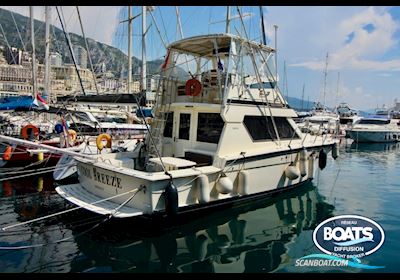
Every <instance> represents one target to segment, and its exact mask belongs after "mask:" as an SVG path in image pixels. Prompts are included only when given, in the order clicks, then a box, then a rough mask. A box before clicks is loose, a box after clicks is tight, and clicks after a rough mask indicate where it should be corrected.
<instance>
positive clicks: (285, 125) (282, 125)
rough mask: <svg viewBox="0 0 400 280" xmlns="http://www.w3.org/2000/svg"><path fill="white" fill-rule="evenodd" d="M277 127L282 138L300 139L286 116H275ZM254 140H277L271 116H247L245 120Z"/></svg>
mask: <svg viewBox="0 0 400 280" xmlns="http://www.w3.org/2000/svg"><path fill="white" fill-rule="evenodd" d="M274 121H275V124H276V128H277V130H278V133H279V137H280V139H283V140H284V139H292V138H293V139H298V138H299V136H298V135H297V133H295V131H294V129H293V127H292V126H291V125H290V123H289V122H288V120H287V119H286V118H284V117H274ZM243 123H244V125H245V126H246V128H247V130H248V132H249V133H250V135H251V138H252V139H253V140H256V141H257V140H275V139H277V137H276V134H275V130H274V126H273V124H272V119H271V117H264V116H245V117H244V120H243Z"/></svg>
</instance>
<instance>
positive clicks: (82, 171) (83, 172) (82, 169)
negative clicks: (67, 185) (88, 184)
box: [78, 165, 93, 179]
mask: <svg viewBox="0 0 400 280" xmlns="http://www.w3.org/2000/svg"><path fill="white" fill-rule="evenodd" d="M78 169H79V174H80V175H83V176H85V177H88V178H90V179H93V178H92V173H90V169H89V168H87V167H85V166H83V165H78Z"/></svg>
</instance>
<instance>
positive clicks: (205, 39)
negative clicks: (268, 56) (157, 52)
mask: <svg viewBox="0 0 400 280" xmlns="http://www.w3.org/2000/svg"><path fill="white" fill-rule="evenodd" d="M232 39H235V40H237V41H240V42H242V43H246V42H247V43H249V44H250V45H252V46H253V47H256V48H261V49H263V50H264V51H267V52H274V51H275V50H274V49H272V48H270V47H268V46H265V45H263V44H261V43H258V42H254V41H249V40H246V39H244V38H242V37H239V36H236V35H232V34H210V35H199V36H194V37H190V38H186V39H182V40H179V41H176V42H174V43H172V44H170V45H169V46H168V49H174V50H178V51H181V52H184V53H189V54H195V55H199V56H212V55H215V53H214V49H215V48H214V43H215V42H216V43H217V46H218V52H221V53H222V52H225V53H227V52H229V47H230V44H231V40H232Z"/></svg>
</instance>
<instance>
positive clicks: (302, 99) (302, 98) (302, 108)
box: [301, 83, 306, 111]
mask: <svg viewBox="0 0 400 280" xmlns="http://www.w3.org/2000/svg"><path fill="white" fill-rule="evenodd" d="M305 87H306V84H304V83H303V93H302V95H301V110H302V111H303V110H304V107H303V103H304V89H305Z"/></svg>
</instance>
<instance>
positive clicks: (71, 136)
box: [68, 129, 77, 143]
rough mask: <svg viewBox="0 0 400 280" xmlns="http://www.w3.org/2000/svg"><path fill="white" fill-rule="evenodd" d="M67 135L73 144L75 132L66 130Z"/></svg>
mask: <svg viewBox="0 0 400 280" xmlns="http://www.w3.org/2000/svg"><path fill="white" fill-rule="evenodd" d="M68 135H69V137H70V139H71V141H72V142H74V143H75V140H76V136H77V135H76V131H75V130H73V129H68Z"/></svg>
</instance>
